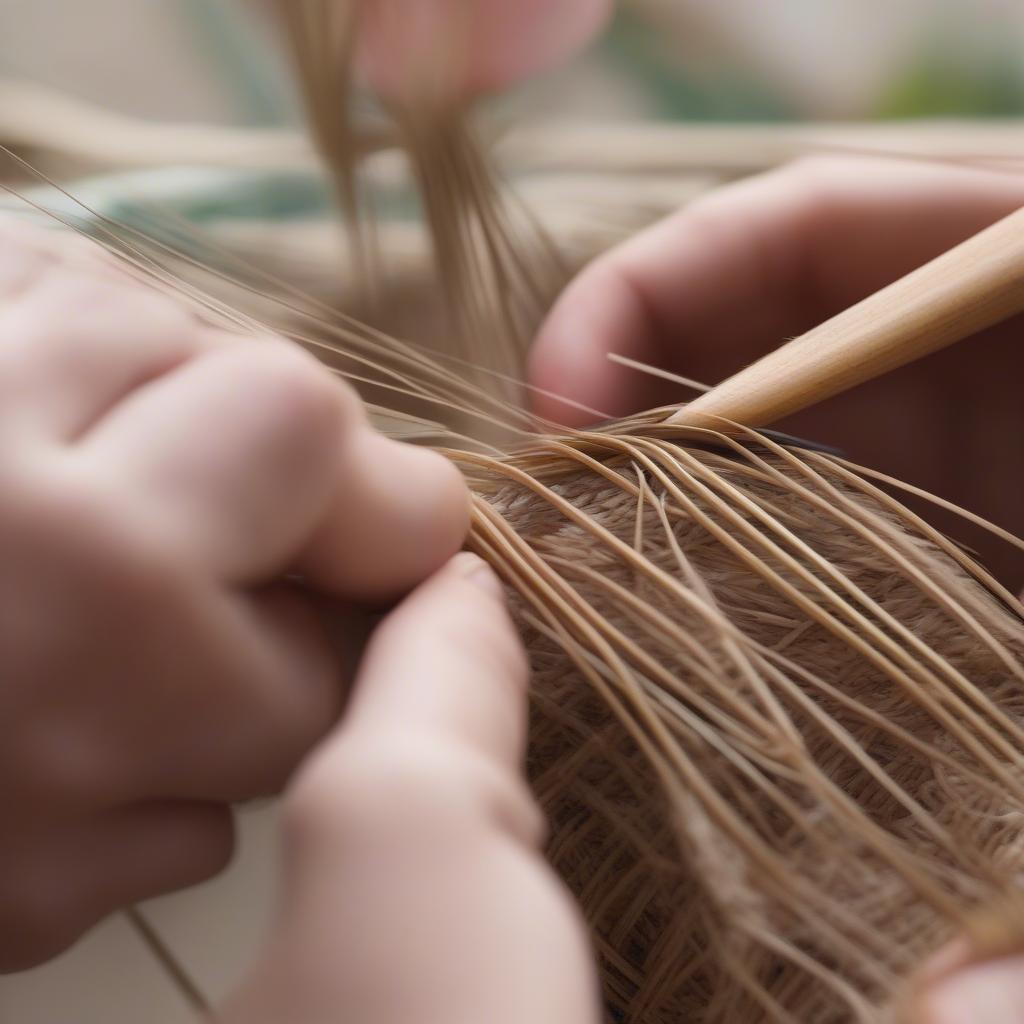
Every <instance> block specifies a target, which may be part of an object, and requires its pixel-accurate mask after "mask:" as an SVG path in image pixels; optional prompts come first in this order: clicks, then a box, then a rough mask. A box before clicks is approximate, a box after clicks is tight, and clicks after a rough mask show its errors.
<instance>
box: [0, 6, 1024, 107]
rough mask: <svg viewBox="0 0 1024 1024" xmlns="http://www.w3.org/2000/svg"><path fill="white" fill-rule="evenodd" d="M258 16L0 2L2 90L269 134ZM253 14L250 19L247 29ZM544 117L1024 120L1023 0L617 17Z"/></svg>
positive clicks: (548, 95) (660, 11)
mask: <svg viewBox="0 0 1024 1024" xmlns="http://www.w3.org/2000/svg"><path fill="white" fill-rule="evenodd" d="M247 2H248V4H249V6H250V7H258V6H259V4H258V3H256V2H255V0H88V2H82V0H0V76H3V77H18V78H28V79H31V80H34V81H37V82H40V83H42V84H46V85H50V86H54V87H57V88H59V89H62V90H66V91H70V92H72V93H74V94H75V95H77V96H79V97H81V98H83V99H87V100H93V101H96V102H98V103H100V104H102V105H105V106H108V107H110V108H113V109H115V110H118V111H122V112H124V113H130V114H138V115H146V116H151V117H156V118H167V119H173V120H203V121H211V122H217V123H233V124H247V125H260V124H281V123H287V122H289V121H292V120H294V119H295V118H296V113H295V111H296V105H295V102H294V98H293V96H292V94H291V90H290V88H289V86H288V84H287V78H286V76H285V74H284V69H283V67H282V59H281V57H280V54H279V53H278V52H277V51H276V48H275V47H274V45H273V41H272V39H271V38H270V33H268V32H267V31H265V28H266V27H265V26H261V25H258V24H256V23H255V20H254V19H253V18H252V17H247V16H246V12H245V11H244V7H245V6H246V3H247ZM248 13H249V14H251V13H252V12H251V11H250V12H248ZM541 93H542V94H543V97H544V101H543V109H544V112H545V113H546V114H573V115H594V116H598V115H600V116H605V117H636V116H645V117H654V118H668V119H690V120H709V119H715V120H750V119H758V120H761V119H809V118H817V119H843V120H845V119H876V118H895V117H919V116H948V115H960V116H964V115H966V116H980V117H993V116H1007V115H1014V114H1019V113H1020V112H1021V111H1022V110H1024V4H1021V3H1019V2H1017V0H829V2H827V3H823V2H821V0H625V2H623V3H622V4H621V12H620V14H619V17H618V18H617V20H616V23H615V26H614V28H613V31H612V32H611V33H610V34H609V35H608V37H607V38H606V39H605V40H604V41H603V42H602V43H601V45H600V46H598V47H597V48H596V49H595V50H594V51H593V52H592V53H591V54H589V55H588V56H587V57H586V58H585V59H584V60H582V61H579V62H577V64H575V65H574V66H573V67H572V68H571V69H569V70H567V71H565V72H563V73H560V74H558V75H556V76H553V77H549V78H548V79H546V80H544V81H543V82H539V83H536V84H535V85H533V86H531V87H530V88H528V89H527V90H526V91H525V92H524V93H523V94H521V95H520V96H518V97H516V98H515V100H514V102H515V104H516V106H517V108H522V109H525V110H527V111H529V110H530V109H531V107H534V106H537V105H538V102H537V100H536V98H535V97H536V96H538V95H539V94H541Z"/></svg>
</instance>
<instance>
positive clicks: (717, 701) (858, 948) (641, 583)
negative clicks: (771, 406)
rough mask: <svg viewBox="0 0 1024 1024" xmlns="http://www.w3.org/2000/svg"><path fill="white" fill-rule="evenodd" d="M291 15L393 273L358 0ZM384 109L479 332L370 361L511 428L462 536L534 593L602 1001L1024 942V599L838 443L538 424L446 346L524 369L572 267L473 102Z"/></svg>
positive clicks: (653, 425) (549, 783)
mask: <svg viewBox="0 0 1024 1024" xmlns="http://www.w3.org/2000/svg"><path fill="white" fill-rule="evenodd" d="M340 7H344V10H345V12H346V13H345V15H344V17H340V16H339V15H338V13H337V12H338V10H339V8H340ZM282 9H283V11H284V13H285V17H286V20H287V23H288V24H289V26H290V28H291V34H292V40H293V42H294V43H295V47H296V52H297V54H298V58H299V66H300V68H301V70H302V80H303V83H304V85H305V90H306V95H307V99H308V101H309V103H308V106H309V110H310V113H311V117H312V123H313V127H314V136H315V138H316V139H317V140H318V141H319V144H320V147H321V150H322V152H323V153H324V154H325V156H326V157H327V158H328V160H329V163H330V166H331V170H332V173H333V175H334V177H335V180H336V182H337V183H338V192H339V195H340V196H342V198H343V200H344V205H345V207H346V209H347V212H348V214H349V218H350V223H352V222H355V223H358V224H360V225H361V226H360V227H359V228H358V229H356V230H355V231H354V237H355V239H356V240H357V242H358V243H359V245H360V246H362V247H364V248H363V251H357V255H356V258H357V259H358V260H360V261H364V263H365V265H366V266H367V267H370V268H373V267H374V266H375V263H374V261H375V260H379V253H377V254H371V255H367V253H366V251H365V250H366V247H369V246H370V245H371V243H370V242H368V239H369V238H370V237H371V234H372V232H370V231H369V229H368V228H367V226H366V224H365V222H364V220H363V209H362V208H361V206H360V202H359V195H360V192H359V189H360V186H359V177H358V162H359V152H358V150H357V148H356V147H354V146H353V145H352V143H351V140H352V139H354V138H357V137H358V136H359V129H358V127H357V122H358V119H357V117H356V115H355V114H354V112H353V109H354V108H353V107H352V106H351V105H350V104H349V103H348V102H346V99H347V98H348V97H350V96H351V93H352V87H351V78H350V73H349V70H350V69H349V58H350V56H351V53H352V49H353V45H354V40H355V38H356V33H357V32H358V18H359V4H349V5H339V4H338V3H337V0H304V2H294V0H291V2H289V3H287V4H285V5H284V6H283V8H282ZM339 17H340V20H339ZM332 18H333V19H335V20H333V21H332ZM332 30H333V32H334V33H335V34H334V35H332ZM342 85H343V87H342ZM391 114H392V119H393V125H394V126H395V128H396V130H397V133H398V136H399V138H400V139H401V140H402V143H403V145H404V146H405V149H406V152H407V153H408V154H409V159H410V162H411V165H412V168H413V171H414V175H415V177H416V179H417V181H418V182H419V185H420V194H421V197H422V200H423V203H424V208H425V212H426V219H427V222H428V224H429V227H430V231H431V236H432V239H433V243H434V256H435V259H436V262H437V265H438V270H439V273H440V279H441V283H442V286H443V291H442V293H443V295H444V296H445V298H446V300H447V306H448V310H449V312H450V313H453V314H454V317H453V320H452V323H451V326H452V331H453V333H454V335H455V336H456V337H457V339H458V341H457V344H456V345H455V346H454V350H453V351H452V350H450V351H449V352H448V353H446V354H445V353H442V354H440V355H439V356H437V357H434V358H428V357H427V356H426V355H424V354H423V353H422V352H420V351H416V352H415V353H412V351H411V350H409V349H408V348H405V349H403V348H402V347H401V346H397V345H396V344H394V343H390V344H389V343H387V342H385V341H384V340H382V339H378V341H377V348H376V352H375V355H374V359H376V360H377V362H376V364H375V365H376V366H377V367H378V369H380V368H381V367H382V365H383V364H382V363H381V362H380V361H381V360H383V361H385V362H387V360H392V362H391V363H390V364H389V365H388V366H387V367H386V369H385V376H390V377H391V380H392V384H391V387H394V383H393V381H394V377H395V375H396V374H400V376H401V378H402V387H401V390H403V391H404V392H405V393H406V394H407V395H411V396H413V397H414V398H415V399H417V400H419V401H420V402H421V403H427V404H433V406H434V408H435V409H436V408H437V407H438V406H439V405H447V406H448V407H452V406H457V407H459V408H461V410H462V412H463V414H464V416H468V417H469V418H468V420H467V419H463V421H462V422H463V424H464V425H465V424H466V423H467V422H468V423H469V424H470V426H469V427H468V428H467V429H468V431H469V432H470V433H471V434H473V436H474V437H475V438H476V440H477V441H478V442H479V440H480V438H481V437H482V436H483V434H482V431H481V430H480V429H477V430H475V431H474V430H473V428H472V423H474V422H476V423H478V424H479V423H480V422H481V421H488V422H489V423H490V424H491V425H492V426H493V424H494V422H495V421H500V425H501V427H502V428H503V430H504V431H505V433H503V434H499V435H498V438H497V439H496V438H495V437H494V436H493V434H488V435H487V442H488V444H487V446H485V445H483V444H480V443H478V444H476V445H473V444H472V443H469V444H467V443H465V439H463V440H462V442H461V443H460V444H459V446H458V447H456V441H455V439H454V438H452V437H451V436H450V435H449V437H448V438H447V440H448V443H449V445H450V447H449V448H448V453H449V455H450V457H451V458H453V459H454V460H455V461H456V463H457V464H458V465H460V466H461V467H462V469H463V470H464V472H465V475H466V478H467V480H468V481H469V483H470V485H471V488H472V490H473V492H474V494H475V496H476V498H475V516H474V526H473V533H472V537H471V541H470V546H471V547H472V548H473V549H474V550H476V551H477V552H478V553H479V554H481V555H482V556H483V557H484V558H486V559H487V560H488V561H489V562H490V564H491V565H493V566H494V567H495V568H496V569H497V570H498V571H499V573H500V575H501V576H502V578H503V579H504V580H505V581H506V583H507V584H508V585H509V587H510V588H511V589H512V591H513V593H514V595H515V605H516V609H517V614H518V616H519V621H520V623H521V625H522V629H523V633H524V637H525V639H526V642H527V645H528V647H529V649H530V652H531V655H532V659H533V667H534V686H533V693H534V720H533V731H532V742H531V754H530V769H531V776H532V779H533V784H534V786H535V789H536V792H537V795H538V797H539V799H540V801H541V804H542V806H543V807H544V809H545V810H546V812H547V813H548V815H549V817H550V818H551V821H552V826H553V828H552V839H551V844H550V849H549V855H550V858H551V861H552V863H553V864H554V865H555V867H556V868H557V869H558V871H559V872H560V873H561V875H562V876H563V877H564V878H565V879H566V880H567V882H568V883H569V885H570V886H571V887H572V889H573V891H574V892H575V894H576V896H577V897H578V899H579V901H580V903H581V905H582V906H583V908H584V911H585V913H586V914H587V917H588V919H589V921H590V923H591V926H592V928H593V934H594V937H595V943H596V945H597V949H598V952H599V955H600V959H601V966H602V976H603V979H604V984H605V990H606V996H607V1001H608V1005H609V1007H610V1009H611V1010H612V1011H613V1012H614V1013H616V1014H617V1015H618V1017H619V1018H620V1019H625V1020H630V1021H638V1022H641V1021H642V1022H650V1024H654V1022H666V1024H667V1022H670V1021H671V1022H676V1021H679V1020H701V1021H705V1022H709V1024H710V1022H715V1024H727V1022H729V1024H734V1022H736V1021H741V1020H742V1021H758V1020H765V1021H802V1022H814V1024H832V1022H835V1024H840V1022H847V1021H879V1020H882V1019H883V1016H884V1015H886V1014H889V1013H893V1012H895V1002H894V1001H895V1000H896V999H897V998H898V997H899V994H900V992H901V986H902V984H903V982H904V980H905V979H906V978H907V977H908V976H909V975H910V974H911V973H912V972H913V971H914V970H915V969H916V968H917V967H919V966H920V964H921V963H922V962H923V961H924V960H925V958H927V957H928V956H929V955H930V954H932V953H934V952H935V951H936V950H937V949H939V948H940V947H941V946H942V945H943V944H944V943H946V942H948V941H949V940H950V939H952V938H953V937H954V936H955V935H956V934H957V933H961V932H964V933H967V934H968V935H972V934H974V935H975V936H976V937H977V932H976V930H975V931H973V932H972V921H973V919H974V914H975V912H976V911H977V910H978V909H979V908H987V907H991V906H999V907H1000V908H1001V910H1000V914H1001V917H1000V920H1001V921H1003V922H1007V928H1006V929H1005V931H1006V934H1007V935H1011V937H1016V938H1024V899H1022V898H1021V894H1020V892H1019V890H1018V888H1017V885H1016V879H1017V877H1018V875H1019V872H1020V869H1021V867H1022V865H1024V817H1022V815H1021V811H1022V810H1024V686H1022V684H1024V616H1022V608H1021V605H1020V604H1019V602H1017V601H1016V599H1015V598H1014V597H1013V596H1012V595H1011V594H1009V593H1008V592H1006V591H1005V590H1004V589H1003V588H1002V587H1001V586H1000V585H999V584H998V583H997V582H996V581H995V580H994V579H993V578H992V577H991V576H990V575H988V574H987V573H986V572H985V571H984V570H983V569H981V568H980V567H979V566H977V565H976V564H974V563H973V562H972V561H971V560H970V559H969V558H968V557H967V556H966V555H965V554H964V553H963V552H962V551H961V550H960V549H959V548H957V547H956V546H955V545H954V544H952V543H951V542H950V541H948V540H947V539H946V538H945V537H943V536H942V535H940V534H939V533H937V532H936V531H935V530H933V529H931V528H930V527H929V526H928V525H927V523H926V522H925V521H924V520H922V519H921V518H920V517H918V516H917V515H915V514H913V513H912V512H911V511H910V510H909V509H907V508H906V507H904V506H903V505H902V504H901V503H900V502H899V501H898V500H896V499H895V498H893V497H891V496H890V494H889V493H888V492H887V491H885V490H883V489H881V488H880V487H878V486H877V485H876V484H875V483H872V482H871V481H870V476H869V475H867V474H865V473H863V472H860V471H858V470H857V469H856V468H855V467H852V466H850V465H849V464H847V463H846V462H844V461H843V460H842V459H840V458H838V457H835V456H831V455H827V454H822V453H817V452H812V451H805V450H801V449H795V448H791V447H789V448H788V447H785V446H783V445H780V444H777V443H775V442H774V441H772V440H771V439H769V438H768V437H765V436H763V435H761V434H758V433H755V432H753V431H745V432H743V433H741V434H740V436H739V437H738V438H730V437H727V436H726V435H725V434H724V433H719V432H716V431H714V430H708V429H704V430H697V429H692V428H691V429H686V428H683V427H678V426H674V425H672V424H668V423H666V422H665V420H666V417H667V415H668V413H669V412H670V411H671V410H660V411H654V412H652V413H649V414H646V415H643V416H638V417H636V418H633V419H630V420H625V421H621V422H617V423H610V424H604V425H603V426H602V427H601V428H600V429H599V430H594V431H591V432H576V433H571V434H562V435H558V434H557V433H546V432H545V433H537V432H535V431H534V430H533V429H531V425H530V423H529V421H528V419H527V418H526V417H525V416H524V415H523V414H522V413H521V412H520V411H519V410H518V409H517V407H516V406H515V401H516V397H517V396H516V395H515V394H510V393H509V392H508V391H507V389H505V388H503V387H493V386H492V387H489V388H488V387H486V386H484V387H481V386H480V385H479V380H480V378H479V377H474V376H472V375H470V376H468V377H467V376H466V374H465V373H462V374H461V375H460V373H459V372H457V371H456V370H453V369H452V360H453V359H454V360H455V362H456V364H457V365H458V366H462V365H464V364H465V362H466V361H467V360H471V361H473V363H474V364H475V365H476V366H477V367H480V366H482V367H483V368H484V369H485V370H489V371H491V376H490V378H488V379H490V380H494V379H498V380H500V381H502V382H504V381H505V380H507V378H508V376H509V374H510V372H521V365H522V364H521V356H522V351H521V349H520V348H517V347H516V346H517V344H518V339H519V338H521V337H522V335H523V331H524V325H529V323H530V318H531V316H532V315H533V309H532V308H531V307H530V306H529V305H528V303H529V302H531V301H534V300H537V293H538V292H540V293H541V294H543V288H542V287H537V281H536V279H537V277H539V278H540V279H541V280H542V281H543V279H544V278H545V275H551V274H555V273H557V272H558V271H557V260H554V259H552V260H551V262H550V263H549V264H547V265H545V266H544V268H543V273H540V274H539V275H538V274H536V273H535V271H536V264H535V263H528V262H527V261H526V260H525V259H524V258H523V255H522V254H523V251H524V250H523V246H524V244H525V245H531V244H532V245H536V244H537V243H536V235H535V234H534V235H531V234H530V231H529V230H528V229H529V228H530V225H529V224H528V223H527V222H525V221H524V220H523V219H522V218H517V217H516V211H515V210H513V209H511V208H510V206H509V205H508V203H507V202H506V201H504V200H503V198H502V193H501V192H500V191H499V189H498V188H497V186H496V184H495V178H494V175H493V173H492V171H491V168H490V165H489V163H488V162H487V160H486V158H485V156H484V153H483V151H482V149H481V148H480V147H479V146H478V145H477V144H476V143H475V140H474V137H473V135H472V133H471V132H470V131H469V129H468V128H467V126H466V123H465V120H464V118H463V115H462V112H461V111H460V110H440V111H439V110H438V109H436V108H432V107H429V108H427V107H425V108H420V109H416V108H414V107H409V106H405V107H401V106H400V107H398V108H397V109H396V108H395V107H394V105H392V108H391ZM524 238H526V239H528V241H526V242H524V241H523V239H524ZM481 338H488V344H486V345H483V344H481ZM495 338H496V339H498V340H499V341H500V344H499V345H497V346H496V345H495V344H494V343H493V341H492V339H495ZM341 351H342V354H343V357H347V358H352V355H353V351H354V349H353V346H352V344H351V343H349V344H348V345H345V346H341ZM363 351H364V352H368V350H367V349H365V348H364V350H363ZM510 355H511V357H512V370H511V371H510V368H509V366H510ZM360 358H362V359H364V360H365V359H366V358H367V356H366V355H364V356H361V357H360ZM394 360H397V361H398V362H403V361H404V368H403V369H402V370H401V371H400V370H399V369H398V368H397V367H396V364H395V362H393V361H394ZM414 364H415V365H414ZM460 376H461V380H460ZM467 380H469V381H471V382H473V383H472V385H471V386H469V387H467V385H466V381H467ZM378 384H383V382H382V381H381V380H380V379H378ZM407 409H409V410H411V411H407V413H406V414H407V415H408V416H410V417H411V418H412V419H418V420H419V421H420V422H421V424H422V425H423V428H424V430H427V431H429V430H431V429H436V430H440V431H441V433H442V434H443V433H444V427H443V425H439V424H437V423H436V422H434V423H433V424H432V425H431V424H428V423H427V421H426V419H425V417H424V415H423V412H422V407H420V408H419V410H417V405H416V402H415V401H414V402H413V404H412V405H411V406H407ZM509 431H511V432H512V434H514V435H517V436H518V439H517V440H514V441H509V440H508V437H509V433H508V432H509ZM460 448H461V450H460ZM474 448H475V449H476V450H474ZM1016 543H1020V542H1016ZM1004 937H1005V936H1004ZM978 941H980V940H978Z"/></svg>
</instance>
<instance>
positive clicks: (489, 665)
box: [218, 555, 603, 1024]
mask: <svg viewBox="0 0 1024 1024" xmlns="http://www.w3.org/2000/svg"><path fill="white" fill-rule="evenodd" d="M526 675H527V672H526V661H525V657H524V654H523V651H522V648H521V646H520V643H519V640H518V638H517V636H516V633H515V630H514V627H513V625H512V622H511V619H510V617H509V615H508V613H507V611H506V610H505V607H504V599H503V597H502V595H501V590H500V585H499V584H498V581H497V579H496V578H495V577H494V576H493V574H491V572H490V570H488V569H487V568H486V566H485V565H484V564H483V562H481V561H480V560H479V559H478V558H476V557H475V556H473V555H459V556H458V557H456V558H455V559H454V561H453V562H452V563H451V564H449V565H448V566H447V567H445V568H444V569H442V570H441V572H440V573H438V574H437V575H436V576H435V577H434V578H432V579H431V580H429V581H428V582H426V583H425V584H423V585H422V586H421V587H420V588H419V590H417V591H415V592H414V593H413V594H412V596H411V597H409V598H407V599H406V601H405V602H404V603H403V604H402V605H401V606H399V608H398V609H397V610H396V611H394V612H392V613H391V615H390V616H389V617H388V618H387V619H386V620H385V621H384V622H383V624H382V625H381V626H380V627H378V630H377V632H376V634H375V635H374V637H373V639H372V640H371V642H370V646H369V648H368V651H367V655H366V658H365V661H364V663H363V668H362V670H361V671H360V673H359V676H358V678H357V681H356V684H355V689H354V694H353V698H352V702H351V705H350V707H349V710H348V712H347V714H346V717H345V719H344V720H343V721H342V723H341V725H340V726H339V727H338V728H337V730H336V731H335V733H334V734H333V735H332V736H331V737H329V738H328V740H327V741H326V742H325V743H324V744H323V745H322V746H321V747H320V748H319V749H318V750H317V751H316V752H315V753H314V754H313V756H312V757H311V758H310V760H309V762H308V763H307V764H306V765H305V766H304V767H303V768H302V769H301V770H300V772H299V774H298V776H297V777H296V780H295V782H294V784H293V785H292V787H291V790H290V792H289V793H288V794H287V796H286V800H285V805H284V809H285V813H284V822H285V824H284V853H285V856H284V863H285V885H284V893H283V901H282V905H281V910H280V913H279V916H278V921H277V927H276V929H275V931H274V933H273V936H272V938H271V940H270V942H269V944H268V946H267V948H266V950H265V951H264V953H263V955H262V956H261V957H260V959H259V960H258V962H257V963H256V965H255V967H254V969H253V970H252V972H251V974H250V976H249V978H248V980H247V981H246V982H245V983H244V984H243V985H242V987H241V988H240V990H239V991H238V993H237V994H236V995H235V996H234V997H233V998H232V999H230V1000H229V1001H228V1004H227V1006H226V1007H225V1009H224V1010H223V1012H222V1014H221V1015H220V1016H219V1017H218V1020H219V1021H220V1024H261V1022H266V1024H271V1022H273V1024H279V1022H280V1021H285V1020H287V1021H292V1022H295V1024H312V1022H318V1024H319V1022H323V1024H326V1022H328V1021H332V1022H333V1021H348V1020H351V1021H359V1022H361V1024H407V1022H408V1021H412V1020H415V1021H416V1022H417V1024H442V1022H444V1024H456V1022H466V1024H469V1022H474V1024H476V1022H479V1021H487V1022H488V1024H503V1022H508V1024H521V1022H523V1021H530V1022H531V1024H596V1022H597V1021H599V1020H601V1019H603V1016H602V1014H601V1012H600V1007H599V1000H598V986H597V980H596V970H595V967H594V964H593V961H592V957H591V953H590V949H589V945H588V942H587V939H586V936H585V933H584V929H583V925H582V922H581V920H580V915H579V912H578V910H577V909H576V907H575V906H574V904H573V902H572V899H571V897H570V895H569V894H568V892H567V891H566V890H565V889H564V888H563V887H562V885H561V884H560V883H559V882H558V881H557V879H556V878H555V876H554V874H553V872H552V871H551V869H550V867H548V865H547V864H546V863H545V861H544V859H543V857H542V855H541V853H540V850H539V844H540V841H541V833H542V831H543V829H542V822H541V819H540V813H539V811H538V809H537V808H536V806H535V805H534V803H533V801H532V799H531V796H530V793H529V791H528V789H527V787H526V785H525V783H524V780H523V778H522V775H521V764H522V760H523V754H524V746H525V739H526V720H527V714H526V712H527V701H526V693H527V689H526Z"/></svg>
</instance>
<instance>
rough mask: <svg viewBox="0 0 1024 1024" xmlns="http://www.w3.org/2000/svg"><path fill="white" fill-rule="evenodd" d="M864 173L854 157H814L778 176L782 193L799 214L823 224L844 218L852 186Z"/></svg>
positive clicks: (808, 156) (795, 163) (789, 166)
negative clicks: (790, 197) (839, 217)
mask: <svg viewBox="0 0 1024 1024" xmlns="http://www.w3.org/2000/svg"><path fill="white" fill-rule="evenodd" d="M864 170H865V168H864V166H862V165H861V163H859V162H858V161H857V160H856V159H855V158H853V157H841V156H830V155H823V154H810V155H807V156H802V157H799V158H798V159H796V160H794V161H793V162H792V163H791V164H788V165H787V166H785V167H783V168H781V169H780V170H778V171H776V172H774V173H775V174H776V182H777V184H778V187H779V189H780V190H781V191H783V192H784V193H785V194H788V195H791V196H792V197H793V199H794V200H795V201H796V203H797V207H798V211H800V212H801V213H802V214H803V215H804V216H806V217H808V218H811V219H813V220H815V221H820V220H821V219H823V218H827V219H831V218H835V217H838V216H841V215H842V213H843V211H844V210H845V209H846V208H847V206H848V205H849V202H850V199H851V196H852V195H853V188H852V183H853V182H854V181H857V180H859V179H860V178H862V177H863V174H864Z"/></svg>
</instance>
